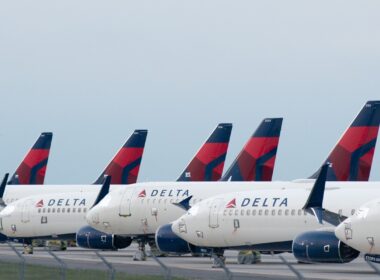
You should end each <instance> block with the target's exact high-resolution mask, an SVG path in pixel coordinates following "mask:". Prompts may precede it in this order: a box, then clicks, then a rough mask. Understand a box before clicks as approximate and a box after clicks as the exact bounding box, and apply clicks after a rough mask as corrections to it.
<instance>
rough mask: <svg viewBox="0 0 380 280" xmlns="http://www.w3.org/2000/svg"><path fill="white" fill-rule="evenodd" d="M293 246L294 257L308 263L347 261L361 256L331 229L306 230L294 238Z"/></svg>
mask: <svg viewBox="0 0 380 280" xmlns="http://www.w3.org/2000/svg"><path fill="white" fill-rule="evenodd" d="M292 248H293V254H294V257H295V258H296V259H297V260H298V261H301V262H307V263H347V262H350V261H352V260H354V259H356V258H357V257H358V256H359V252H358V251H356V250H355V249H353V248H351V247H349V246H348V245H346V244H344V243H343V242H342V241H340V240H339V239H338V238H336V236H335V233H334V232H330V231H309V232H304V233H302V234H300V235H298V236H297V237H296V238H295V239H294V240H293V246H292Z"/></svg>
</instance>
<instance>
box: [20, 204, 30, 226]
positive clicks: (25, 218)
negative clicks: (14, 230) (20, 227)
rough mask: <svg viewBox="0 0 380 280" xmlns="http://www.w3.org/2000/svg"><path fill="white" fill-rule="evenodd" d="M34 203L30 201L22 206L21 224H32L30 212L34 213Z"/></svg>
mask: <svg viewBox="0 0 380 280" xmlns="http://www.w3.org/2000/svg"><path fill="white" fill-rule="evenodd" d="M32 205H33V201H32V200H30V199H28V200H26V201H25V202H24V204H23V205H22V211H21V222H23V223H29V222H30V211H32Z"/></svg>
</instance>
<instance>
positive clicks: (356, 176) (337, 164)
mask: <svg viewBox="0 0 380 280" xmlns="http://www.w3.org/2000/svg"><path fill="white" fill-rule="evenodd" d="M379 124H380V101H368V102H367V103H366V104H365V105H364V107H363V108H362V110H361V111H360V112H359V115H358V116H357V117H356V118H355V120H354V121H353V123H352V124H351V125H350V127H349V128H348V129H347V130H346V131H345V133H344V134H343V136H342V138H341V139H340V140H339V142H338V144H337V145H336V146H335V148H334V149H333V150H332V152H331V153H330V155H329V156H328V158H327V159H326V161H325V163H326V162H329V163H330V164H331V168H329V169H328V173H327V180H328V181H368V179H369V175H370V173H371V167H372V159H373V155H374V153H375V146H376V140H377V134H378V130H379ZM317 174H318V172H317V173H315V174H314V175H313V176H311V178H316V176H317Z"/></svg>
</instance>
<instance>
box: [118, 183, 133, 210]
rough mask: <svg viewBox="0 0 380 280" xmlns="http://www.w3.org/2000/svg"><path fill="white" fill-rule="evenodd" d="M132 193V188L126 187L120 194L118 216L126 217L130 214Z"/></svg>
mask: <svg viewBox="0 0 380 280" xmlns="http://www.w3.org/2000/svg"><path fill="white" fill-rule="evenodd" d="M132 195H133V188H128V187H126V189H125V192H124V193H123V194H122V196H121V200H120V208H119V216H121V217H128V216H131V215H132V213H131V201H132Z"/></svg>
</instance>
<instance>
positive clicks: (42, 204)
mask: <svg viewBox="0 0 380 280" xmlns="http://www.w3.org/2000/svg"><path fill="white" fill-rule="evenodd" d="M36 207H37V208H41V207H44V200H43V199H41V200H40V201H38V202H37V203H36Z"/></svg>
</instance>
